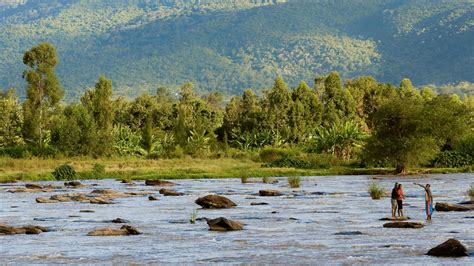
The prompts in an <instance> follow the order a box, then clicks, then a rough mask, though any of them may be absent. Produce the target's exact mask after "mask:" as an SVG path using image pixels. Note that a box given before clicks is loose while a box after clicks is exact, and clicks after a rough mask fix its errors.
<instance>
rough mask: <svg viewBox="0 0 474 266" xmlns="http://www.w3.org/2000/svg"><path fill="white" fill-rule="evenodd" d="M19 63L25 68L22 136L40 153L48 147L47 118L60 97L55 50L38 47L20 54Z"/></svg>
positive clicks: (48, 124)
mask: <svg viewBox="0 0 474 266" xmlns="http://www.w3.org/2000/svg"><path fill="white" fill-rule="evenodd" d="M23 63H24V64H25V65H26V66H27V69H26V70H25V71H24V72H23V78H24V79H25V80H26V82H27V84H28V85H27V90H26V100H25V102H24V103H23V116H24V123H23V136H24V139H25V141H27V142H29V143H31V144H33V145H35V146H36V147H38V148H40V149H41V148H44V147H45V146H47V144H48V143H49V134H50V130H51V127H52V119H51V118H52V116H53V113H54V109H55V107H57V105H58V102H59V101H60V100H61V99H62V97H63V96H64V91H63V89H62V88H61V85H60V84H59V80H58V78H57V77H56V73H55V67H56V64H57V63H58V58H57V54H56V48H55V47H54V46H52V45H51V44H49V43H40V44H38V45H37V46H34V47H32V48H31V49H30V50H28V51H27V52H26V53H25V54H24V56H23Z"/></svg>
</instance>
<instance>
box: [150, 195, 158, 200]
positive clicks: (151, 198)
mask: <svg viewBox="0 0 474 266" xmlns="http://www.w3.org/2000/svg"><path fill="white" fill-rule="evenodd" d="M148 200H158V198H156V197H154V196H148Z"/></svg>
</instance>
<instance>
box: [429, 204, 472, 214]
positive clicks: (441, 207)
mask: <svg viewBox="0 0 474 266" xmlns="http://www.w3.org/2000/svg"><path fill="white" fill-rule="evenodd" d="M435 210H436V211H438V212H467V211H471V210H474V205H460V204H451V203H444V202H436V205H435Z"/></svg>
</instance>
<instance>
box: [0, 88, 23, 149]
mask: <svg viewBox="0 0 474 266" xmlns="http://www.w3.org/2000/svg"><path fill="white" fill-rule="evenodd" d="M21 124H22V114H21V107H20V104H19V102H18V97H17V96H16V91H15V89H9V90H7V91H6V92H5V93H0V147H9V146H15V145H18V144H21V143H22V142H23V139H22V137H21V126H22V125H21Z"/></svg>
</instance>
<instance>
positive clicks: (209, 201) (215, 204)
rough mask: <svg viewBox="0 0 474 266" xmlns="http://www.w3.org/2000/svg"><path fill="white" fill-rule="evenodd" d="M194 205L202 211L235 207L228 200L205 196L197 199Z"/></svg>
mask: <svg viewBox="0 0 474 266" xmlns="http://www.w3.org/2000/svg"><path fill="white" fill-rule="evenodd" d="M195 203H196V204H197V205H199V206H201V207H203V208H204V209H226V208H233V207H235V206H237V204H235V203H234V202H233V201H231V200H230V199H228V198H226V197H223V196H219V195H207V196H205V197H201V198H198V199H197V200H196V201H195Z"/></svg>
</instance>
